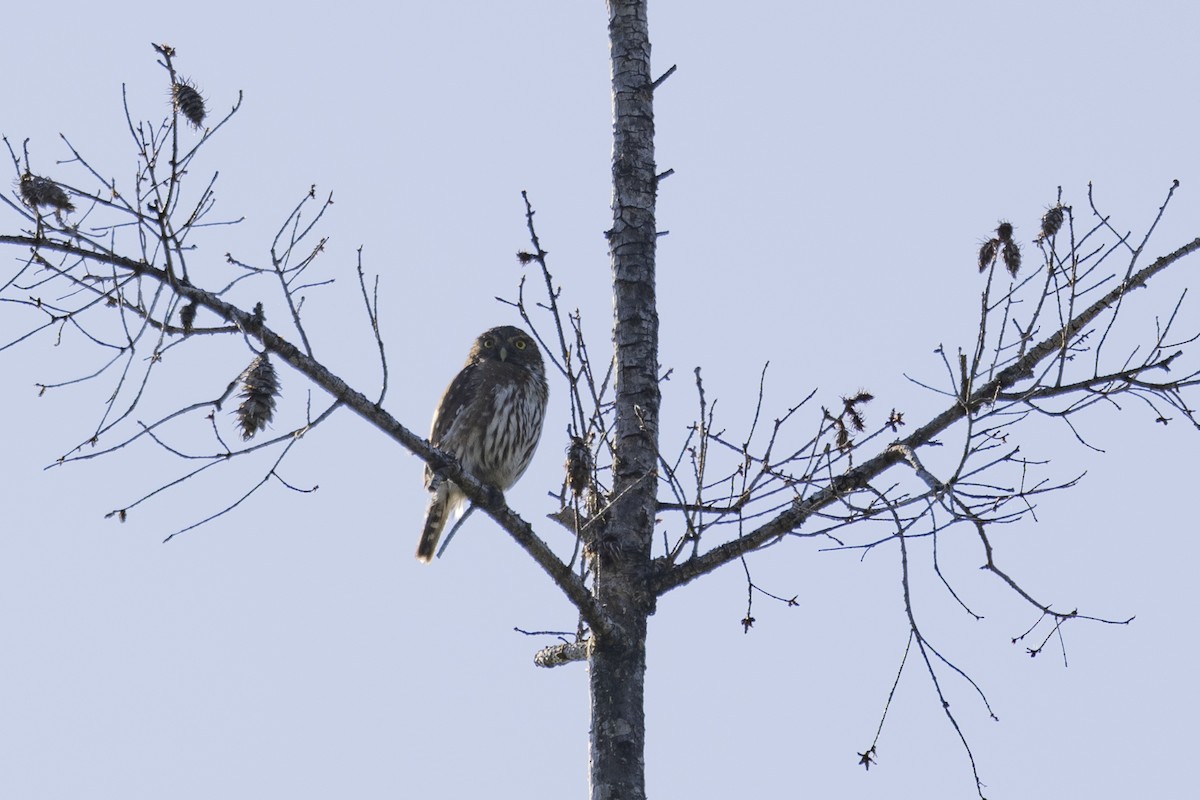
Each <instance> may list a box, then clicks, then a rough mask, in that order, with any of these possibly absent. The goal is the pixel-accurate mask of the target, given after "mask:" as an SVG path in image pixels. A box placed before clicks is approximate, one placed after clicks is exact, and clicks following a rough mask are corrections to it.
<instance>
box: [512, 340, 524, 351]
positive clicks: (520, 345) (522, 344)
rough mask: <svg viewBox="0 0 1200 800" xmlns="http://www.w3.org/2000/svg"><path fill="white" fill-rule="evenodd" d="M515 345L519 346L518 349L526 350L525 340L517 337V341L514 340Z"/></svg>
mask: <svg viewBox="0 0 1200 800" xmlns="http://www.w3.org/2000/svg"><path fill="white" fill-rule="evenodd" d="M513 347H515V348H517V349H518V350H524V349H525V340H524V339H517V340H516V341H515V342H513Z"/></svg>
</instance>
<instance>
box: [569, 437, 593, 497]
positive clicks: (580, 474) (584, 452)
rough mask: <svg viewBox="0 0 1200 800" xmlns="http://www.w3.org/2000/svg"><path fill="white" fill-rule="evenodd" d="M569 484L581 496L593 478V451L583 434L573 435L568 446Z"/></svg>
mask: <svg viewBox="0 0 1200 800" xmlns="http://www.w3.org/2000/svg"><path fill="white" fill-rule="evenodd" d="M564 466H565V467H566V469H567V486H568V487H569V488H570V489H571V492H572V493H573V494H574V495H575V496H576V497H580V496H582V495H583V492H584V490H585V489H586V488H587V487H588V485H589V484H590V483H591V480H592V467H593V464H592V451H591V450H589V449H588V446H587V442H586V441H585V440H584V439H583V437H581V436H572V437H571V444H569V445H568V446H567V463H566V464H565V465H564Z"/></svg>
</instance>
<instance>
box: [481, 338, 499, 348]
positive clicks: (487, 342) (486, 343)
mask: <svg viewBox="0 0 1200 800" xmlns="http://www.w3.org/2000/svg"><path fill="white" fill-rule="evenodd" d="M495 343H496V340H495V339H492V338H490V337H489V338H487V339H484V340H483V346H484V347H485V348H488V347H491V346H492V345H494V344H495Z"/></svg>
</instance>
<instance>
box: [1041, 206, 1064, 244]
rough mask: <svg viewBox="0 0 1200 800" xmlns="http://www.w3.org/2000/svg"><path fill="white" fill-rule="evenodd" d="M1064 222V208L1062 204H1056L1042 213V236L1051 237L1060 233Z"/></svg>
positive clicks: (1044, 237)
mask: <svg viewBox="0 0 1200 800" xmlns="http://www.w3.org/2000/svg"><path fill="white" fill-rule="evenodd" d="M1062 224H1063V209H1062V206H1054V208H1051V209H1048V210H1047V211H1046V213H1045V214H1043V215H1042V238H1043V239H1049V238H1050V237H1051V236H1053V235H1054V234H1056V233H1058V229H1059V228H1061V227H1062Z"/></svg>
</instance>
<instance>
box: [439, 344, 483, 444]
mask: <svg viewBox="0 0 1200 800" xmlns="http://www.w3.org/2000/svg"><path fill="white" fill-rule="evenodd" d="M482 383H483V370H482V369H481V368H480V365H479V364H467V365H466V366H465V367H463V368H462V370H460V371H459V373H458V374H457V375H455V376H454V380H452V381H450V385H449V386H447V387H446V391H445V392H444V393H443V394H442V400H441V402H440V403H438V407H437V411H435V412H433V426H432V427H431V428H430V431H429V441H430V442H431V443H432V444H433V445H434V446H435V447H447V448H450V449H453V447H454V444H455V441H454V440H455V438H456V437H455V436H454V434H453V429H454V427H455V424H456V423H461V422H462V421H463V412H464V411H465V410H466V409H467V408H468V407H469V406H470V405H471V403H472V402H473V401H474V400H475V399H476V398H478V397H479V393H480V390H481V388H482Z"/></svg>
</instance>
